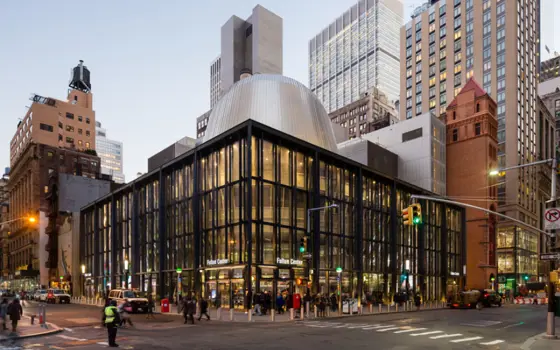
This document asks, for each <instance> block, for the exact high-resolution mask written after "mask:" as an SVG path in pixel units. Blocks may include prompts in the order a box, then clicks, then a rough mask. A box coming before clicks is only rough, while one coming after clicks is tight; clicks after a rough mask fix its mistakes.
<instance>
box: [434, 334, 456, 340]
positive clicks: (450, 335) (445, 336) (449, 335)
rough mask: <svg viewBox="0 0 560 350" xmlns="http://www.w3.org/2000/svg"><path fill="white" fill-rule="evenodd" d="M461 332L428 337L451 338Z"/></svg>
mask: <svg viewBox="0 0 560 350" xmlns="http://www.w3.org/2000/svg"><path fill="white" fill-rule="evenodd" d="M460 336H462V334H459V333H457V334H444V335H436V336H435V337H430V339H441V338H452V337H460Z"/></svg>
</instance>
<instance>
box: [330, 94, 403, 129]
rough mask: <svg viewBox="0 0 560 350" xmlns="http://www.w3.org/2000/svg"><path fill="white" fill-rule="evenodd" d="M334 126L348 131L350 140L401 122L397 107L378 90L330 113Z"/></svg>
mask: <svg viewBox="0 0 560 350" xmlns="http://www.w3.org/2000/svg"><path fill="white" fill-rule="evenodd" d="M329 118H331V121H332V123H333V124H339V125H340V126H341V127H343V128H344V129H346V130H347V131H348V132H347V135H348V138H349V139H355V138H356V137H360V136H361V135H364V134H367V133H370V132H372V131H375V130H379V129H381V128H384V127H386V126H389V125H391V124H394V123H396V122H398V121H399V119H398V117H397V111H396V109H395V106H394V105H393V104H392V103H391V101H389V99H388V98H387V95H385V94H384V93H383V92H382V91H381V90H379V89H377V88H372V89H371V90H370V91H368V92H365V93H363V94H362V96H361V98H360V99H358V100H356V101H354V102H352V103H350V104H348V105H346V106H344V107H342V108H339V109H337V110H336V111H334V112H332V113H329Z"/></svg>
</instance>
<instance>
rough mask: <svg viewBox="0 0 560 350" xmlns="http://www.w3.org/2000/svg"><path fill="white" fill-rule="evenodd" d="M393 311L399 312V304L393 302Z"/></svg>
mask: <svg viewBox="0 0 560 350" xmlns="http://www.w3.org/2000/svg"><path fill="white" fill-rule="evenodd" d="M395 312H399V304H395Z"/></svg>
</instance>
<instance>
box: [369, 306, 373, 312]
mask: <svg viewBox="0 0 560 350" xmlns="http://www.w3.org/2000/svg"><path fill="white" fill-rule="evenodd" d="M369 313H370V314H372V313H373V305H371V304H369Z"/></svg>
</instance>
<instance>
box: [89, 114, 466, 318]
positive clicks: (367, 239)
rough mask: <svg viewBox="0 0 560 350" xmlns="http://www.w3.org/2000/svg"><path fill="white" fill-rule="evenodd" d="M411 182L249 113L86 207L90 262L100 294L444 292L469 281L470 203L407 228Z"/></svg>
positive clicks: (228, 303) (440, 208) (241, 300)
mask: <svg viewBox="0 0 560 350" xmlns="http://www.w3.org/2000/svg"><path fill="white" fill-rule="evenodd" d="M412 193H417V194H421V193H422V192H421V191H419V190H418V189H414V188H411V187H409V186H408V185H406V184H404V183H400V182H398V181H396V180H394V179H390V178H386V177H384V176H382V175H378V174H376V173H374V172H372V171H370V170H368V168H365V167H364V166H363V165H360V164H358V163H355V162H353V161H351V160H348V159H345V158H342V157H340V156H339V155H336V154H334V153H331V152H328V151H325V150H323V149H321V148H317V147H314V146H311V145H310V144H308V143H305V142H303V141H299V140H298V139H295V138H292V137H290V136H287V135H285V134H282V133H280V132H278V131H275V130H274V129H270V128H268V127H266V126H264V125H262V124H259V123H256V122H253V121H247V122H245V123H243V124H242V126H241V127H239V128H236V129H235V132H234V131H230V132H228V133H226V134H224V135H222V136H220V137H217V138H215V139H213V140H211V141H210V142H206V143H204V144H203V145H201V146H199V147H197V148H195V149H194V150H192V151H189V152H188V153H186V154H184V155H183V156H181V157H179V158H177V159H176V160H175V161H174V162H172V163H169V164H167V165H166V166H165V167H163V168H161V169H160V170H158V171H157V172H153V173H149V174H146V175H144V176H143V177H141V178H139V179H137V180H135V181H134V182H132V183H130V184H128V185H126V186H124V187H122V188H120V189H119V190H117V191H116V192H113V193H112V194H110V195H108V196H106V197H104V198H101V199H100V200H98V201H97V202H95V203H92V204H90V205H89V206H88V207H86V208H84V209H83V210H82V222H83V225H82V231H81V236H82V247H81V249H82V254H81V256H82V257H83V262H80V264H85V265H86V270H87V271H91V273H92V280H94V281H95V283H92V284H91V287H90V289H91V292H92V293H103V292H104V291H105V290H106V289H107V288H111V286H119V287H126V286H127V283H128V286H129V287H132V288H137V289H139V290H141V291H144V292H148V293H152V294H153V295H154V296H156V297H171V298H173V299H174V298H175V297H176V296H177V294H181V295H184V294H185V293H192V292H194V293H197V294H199V293H200V294H202V295H203V296H205V297H208V298H210V299H211V300H212V301H213V302H214V303H215V304H217V305H221V306H223V307H234V308H243V307H245V306H246V298H245V296H246V295H247V293H248V292H249V291H252V292H254V291H269V292H270V293H274V294H276V293H277V292H291V293H299V294H301V295H303V294H305V293H306V292H307V290H308V288H309V289H310V291H311V292H313V293H321V294H331V293H334V292H336V291H337V288H338V287H339V284H340V288H341V292H342V294H343V296H358V297H364V296H365V295H366V294H367V293H372V294H374V295H377V296H378V298H387V299H389V298H391V297H392V295H394V294H395V293H398V292H401V291H403V290H405V289H407V290H420V291H421V292H422V293H423V294H424V297H425V298H426V300H430V299H432V300H434V299H440V298H442V297H443V296H444V295H445V292H446V287H445V286H446V285H452V284H460V283H461V279H460V276H462V266H463V265H464V264H465V262H464V254H463V252H464V211H463V209H460V208H456V207H450V206H446V205H443V204H435V203H430V204H427V203H423V207H424V209H423V210H424V217H425V221H424V223H423V225H420V226H416V227H413V228H411V227H408V226H407V227H404V226H403V225H402V222H401V216H400V212H401V210H402V209H403V208H404V207H406V205H407V204H408V203H409V200H410V195H411V194H412ZM332 204H337V205H338V208H333V209H326V210H317V211H311V212H309V211H308V209H311V208H317V207H324V206H329V205H332ZM308 215H309V216H308ZM306 232H309V234H310V236H309V237H310V241H309V243H308V252H309V253H310V257H309V260H307V258H306V256H305V255H304V254H302V253H301V252H300V250H299V246H300V240H301V239H302V238H303V237H304V236H305V235H306ZM125 261H128V264H125V263H124V262H125ZM407 261H408V262H407ZM126 265H128V270H125V266H126ZM406 267H408V269H409V271H408V272H407V273H406V274H405V272H406V271H405V268H406ZM337 268H342V273H341V274H340V276H338V273H337V272H336V270H337ZM403 276H408V280H406V277H403ZM88 285H90V284H88ZM86 290H87V289H86Z"/></svg>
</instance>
